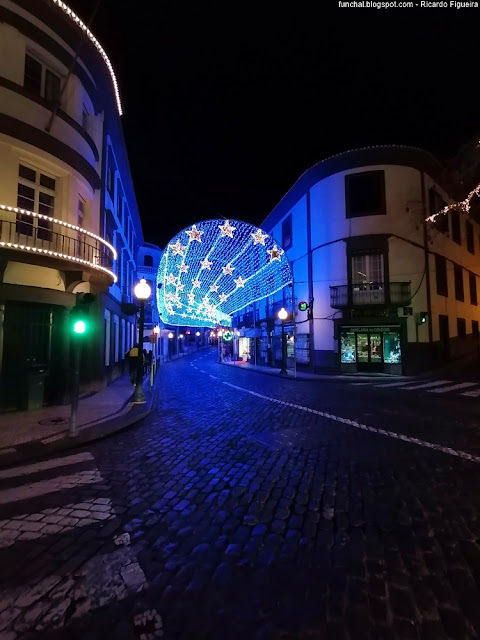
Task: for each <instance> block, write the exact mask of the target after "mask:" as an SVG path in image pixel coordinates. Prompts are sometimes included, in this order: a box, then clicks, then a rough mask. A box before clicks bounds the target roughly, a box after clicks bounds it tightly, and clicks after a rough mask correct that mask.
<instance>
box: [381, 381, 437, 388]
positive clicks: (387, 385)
mask: <svg viewBox="0 0 480 640" xmlns="http://www.w3.org/2000/svg"><path fill="white" fill-rule="evenodd" d="M447 382H449V380H447ZM407 384H410V382H409V381H408V380H403V382H387V383H386V384H376V385H375V386H376V387H403V386H404V385H405V386H406V385H407Z"/></svg>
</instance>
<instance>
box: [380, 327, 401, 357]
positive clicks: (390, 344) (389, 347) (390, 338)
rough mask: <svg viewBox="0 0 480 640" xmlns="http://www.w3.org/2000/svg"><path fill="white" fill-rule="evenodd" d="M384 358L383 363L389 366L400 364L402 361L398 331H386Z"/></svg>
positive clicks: (384, 336) (384, 335)
mask: <svg viewBox="0 0 480 640" xmlns="http://www.w3.org/2000/svg"><path fill="white" fill-rule="evenodd" d="M383 356H384V357H383V361H384V362H385V363H387V364H399V363H400V362H401V361H402V352H401V349H400V333H399V332H398V331H385V333H384V334H383Z"/></svg>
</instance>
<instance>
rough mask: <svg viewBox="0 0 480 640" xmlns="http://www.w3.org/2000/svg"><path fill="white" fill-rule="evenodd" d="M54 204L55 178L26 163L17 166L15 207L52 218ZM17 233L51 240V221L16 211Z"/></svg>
mask: <svg viewBox="0 0 480 640" xmlns="http://www.w3.org/2000/svg"><path fill="white" fill-rule="evenodd" d="M54 204H55V178H52V177H50V176H48V175H46V174H44V173H41V172H40V171H38V169H33V168H32V167H28V166H26V165H22V164H21V165H19V167H18V187H17V207H19V208H20V209H27V210H28V211H34V212H35V213H41V214H42V215H44V216H48V217H50V218H53V214H54ZM16 231H17V233H18V234H21V235H26V236H35V237H36V238H39V239H40V240H51V237H52V222H51V221H50V220H45V219H42V218H37V217H33V216H29V215H28V214H22V213H17V224H16Z"/></svg>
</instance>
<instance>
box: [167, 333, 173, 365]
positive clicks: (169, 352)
mask: <svg viewBox="0 0 480 640" xmlns="http://www.w3.org/2000/svg"><path fill="white" fill-rule="evenodd" d="M172 340H173V333H172V332H171V331H170V332H169V334H168V359H169V360H171V359H172Z"/></svg>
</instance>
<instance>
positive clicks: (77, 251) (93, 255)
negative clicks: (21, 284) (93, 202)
mask: <svg viewBox="0 0 480 640" xmlns="http://www.w3.org/2000/svg"><path fill="white" fill-rule="evenodd" d="M72 227H73V225H72ZM67 228H68V227H66V226H65V225H62V226H60V225H58V224H56V223H55V222H53V221H51V220H48V219H41V218H30V219H25V218H23V217H21V216H19V217H17V219H16V220H1V221H0V242H1V244H2V245H3V246H8V247H10V248H15V249H20V250H22V248H23V249H25V250H27V251H35V252H39V253H43V254H46V255H51V256H53V257H59V258H62V257H66V258H67V259H71V260H73V261H77V262H78V261H84V262H86V263H89V264H90V265H91V266H93V267H97V268H99V269H101V270H108V271H112V268H113V251H112V250H111V249H110V248H109V247H108V246H107V245H105V244H104V243H103V242H102V241H101V240H100V239H97V237H94V235H93V234H92V235H90V234H89V233H87V232H86V231H85V230H82V229H80V228H79V227H77V228H76V229H75V230H73V229H72V230H70V233H71V234H72V235H68V233H62V232H61V231H67ZM73 234H75V236H73ZM55 254H57V255H55Z"/></svg>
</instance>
